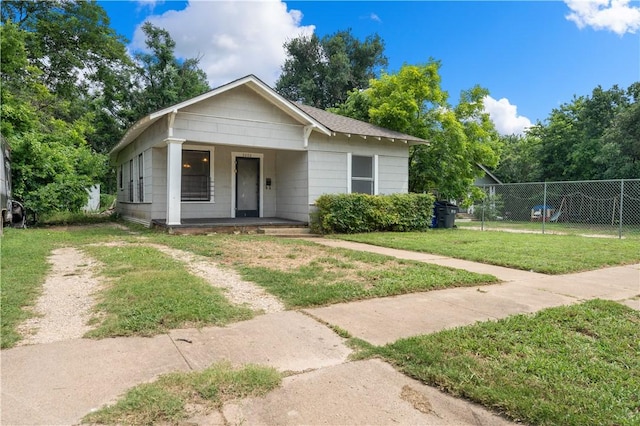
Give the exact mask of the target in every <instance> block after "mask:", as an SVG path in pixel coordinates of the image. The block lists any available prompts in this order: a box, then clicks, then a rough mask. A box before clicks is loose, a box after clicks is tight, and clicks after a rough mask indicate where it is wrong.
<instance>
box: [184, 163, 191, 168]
mask: <svg viewBox="0 0 640 426" xmlns="http://www.w3.org/2000/svg"><path fill="white" fill-rule="evenodd" d="M182 168H184V169H190V168H191V164H189V163H184V164H183V165H182Z"/></svg>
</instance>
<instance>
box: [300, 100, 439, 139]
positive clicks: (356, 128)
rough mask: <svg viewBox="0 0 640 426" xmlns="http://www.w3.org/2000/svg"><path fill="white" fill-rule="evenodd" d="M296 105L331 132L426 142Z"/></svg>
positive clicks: (306, 106)
mask: <svg viewBox="0 0 640 426" xmlns="http://www.w3.org/2000/svg"><path fill="white" fill-rule="evenodd" d="M296 106H297V107H298V108H300V109H301V110H303V111H304V112H306V113H307V114H309V115H310V116H311V117H313V118H315V119H316V120H318V121H319V122H320V123H322V124H323V125H324V126H325V127H327V128H328V129H331V131H332V132H333V133H343V134H346V135H357V136H362V137H373V138H377V139H381V138H385V139H391V140H398V141H403V142H419V143H427V141H426V140H424V139H420V138H417V137H415V136H411V135H407V134H404V133H400V132H396V131H395V130H389V129H385V128H384V127H379V126H376V125H373V124H370V123H366V122H364V121H360V120H355V119H353V118H349V117H344V116H342V115H338V114H334V113H331V112H329V111H325V110H322V109H319V108H314V107H311V106H308V105H302V104H298V103H296Z"/></svg>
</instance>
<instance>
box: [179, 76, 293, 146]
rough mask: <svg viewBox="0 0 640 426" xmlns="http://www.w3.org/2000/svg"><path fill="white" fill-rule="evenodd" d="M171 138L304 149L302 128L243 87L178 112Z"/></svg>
mask: <svg viewBox="0 0 640 426" xmlns="http://www.w3.org/2000/svg"><path fill="white" fill-rule="evenodd" d="M173 128H174V137H176V138H181V139H186V140H188V141H191V142H206V143H216V144H227V145H236V146H239V147H242V146H246V147H251V148H265V149H293V150H303V149H304V126H303V125H302V124H300V123H298V122H296V121H295V120H294V119H293V118H291V117H290V116H288V115H287V114H285V113H284V112H283V111H282V110H280V109H279V108H278V107H276V106H275V105H273V104H272V103H270V102H268V101H267V100H265V99H264V98H262V97H261V96H260V95H258V94H257V93H255V92H253V91H252V90H251V89H249V88H246V87H242V86H241V87H237V88H234V89H232V90H230V91H228V92H224V93H221V94H219V95H217V96H214V97H212V98H209V99H206V100H204V101H202V102H199V103H197V104H193V105H190V106H188V107H186V108H184V109H182V110H180V111H179V112H178V114H177V115H176V118H175V122H174V126H173Z"/></svg>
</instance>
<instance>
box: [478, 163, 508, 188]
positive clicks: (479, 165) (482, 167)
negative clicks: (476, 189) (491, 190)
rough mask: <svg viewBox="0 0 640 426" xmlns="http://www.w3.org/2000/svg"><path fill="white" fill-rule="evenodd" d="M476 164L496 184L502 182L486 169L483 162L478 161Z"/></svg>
mask: <svg viewBox="0 0 640 426" xmlns="http://www.w3.org/2000/svg"><path fill="white" fill-rule="evenodd" d="M476 164H477V165H478V167H480V168H481V169H482V171H483V172H484V173H485V174H486V175H487V176H489V177H490V178H491V179H493V180H494V181H495V182H496V183H497V184H498V185H502V182H501V181H500V179H498V178H497V177H495V176H494V175H493V173H491V172H490V171H489V169H487V168H486V167H485V166H484V165H483V164H480V163H476Z"/></svg>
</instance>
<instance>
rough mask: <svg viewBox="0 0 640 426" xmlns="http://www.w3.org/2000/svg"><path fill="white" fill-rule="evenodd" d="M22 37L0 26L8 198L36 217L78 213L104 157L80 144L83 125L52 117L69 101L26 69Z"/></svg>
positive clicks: (83, 139) (31, 67) (83, 136)
mask: <svg viewBox="0 0 640 426" xmlns="http://www.w3.org/2000/svg"><path fill="white" fill-rule="evenodd" d="M27 37H28V34H27V33H26V32H25V31H23V30H20V29H19V28H18V27H17V25H15V24H13V23H11V22H8V23H6V24H4V25H2V26H0V40H1V42H2V50H3V55H2V73H1V77H0V82H1V83H2V87H1V90H0V93H1V96H2V105H1V110H0V111H1V113H2V127H1V128H2V134H3V136H5V137H6V139H7V141H8V142H9V144H10V146H11V149H12V181H13V182H12V183H13V195H14V198H16V199H17V200H19V201H22V202H23V203H24V204H25V207H26V208H27V210H29V211H31V212H33V213H34V214H35V215H36V216H37V215H40V214H42V213H45V212H52V211H60V210H71V211H75V210H79V209H80V208H81V207H82V206H83V205H84V204H85V203H86V200H87V192H86V188H87V187H89V186H91V185H93V184H95V183H96V182H97V181H98V180H99V179H100V178H101V177H102V176H103V175H104V170H105V166H106V158H105V157H104V156H103V155H99V154H97V153H95V152H94V151H93V150H92V149H91V147H90V146H89V144H88V143H87V141H86V135H87V134H89V133H90V132H91V126H90V124H89V123H88V121H86V120H85V119H77V120H74V121H73V122H67V121H64V120H61V119H59V118H56V117H55V116H54V115H56V114H60V115H63V116H66V115H68V110H69V108H70V102H68V101H66V100H64V99H62V98H59V97H57V96H55V95H53V94H52V93H51V92H50V91H49V89H48V88H47V87H46V86H45V85H44V84H43V83H42V80H41V79H40V76H41V75H42V70H40V69H39V68H38V67H37V66H35V65H29V64H28V61H27V59H26V58H27V54H26V52H27V49H26V47H25V39H26V38H27ZM5 49H6V50H5ZM5 52H11V53H12V55H5V54H4V53H5Z"/></svg>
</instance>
